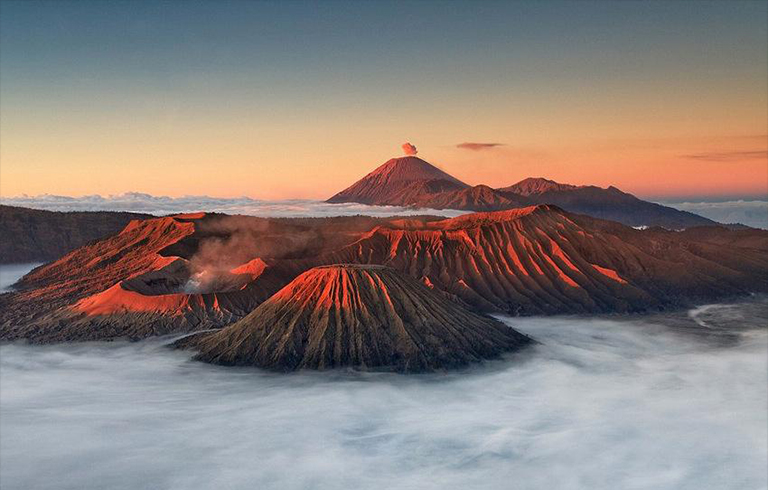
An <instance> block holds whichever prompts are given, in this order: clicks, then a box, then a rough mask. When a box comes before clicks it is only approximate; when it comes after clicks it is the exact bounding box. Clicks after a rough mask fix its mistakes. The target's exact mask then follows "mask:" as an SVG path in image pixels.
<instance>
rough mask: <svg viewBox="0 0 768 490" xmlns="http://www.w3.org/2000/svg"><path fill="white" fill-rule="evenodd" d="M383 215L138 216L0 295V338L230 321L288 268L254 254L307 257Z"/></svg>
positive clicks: (136, 333) (80, 336)
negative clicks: (274, 267)
mask: <svg viewBox="0 0 768 490" xmlns="http://www.w3.org/2000/svg"><path fill="white" fill-rule="evenodd" d="M382 222H383V221H382V220H378V219H373V218H367V217H348V218H329V219H290V220H286V219H275V220H267V219H263V218H251V217H237V216H233V217H229V216H221V215H206V214H204V213H196V214H188V215H178V216H175V217H168V218H156V219H148V220H137V221H134V222H131V223H130V224H129V225H128V226H126V228H125V229H124V230H123V231H122V232H120V233H119V234H117V235H115V236H112V237H109V238H106V239H104V240H101V241H98V242H94V243H93V244H90V245H88V246H85V247H81V248H79V249H77V250H75V251H73V252H72V253H70V254H68V255H66V256H65V257H62V259H60V260H58V261H56V262H54V263H51V264H48V265H45V266H43V267H40V268H38V269H36V270H35V271H33V272H32V273H30V274H29V275H27V276H26V277H25V278H23V279H22V280H21V281H20V282H19V283H18V284H17V287H18V289H19V290H18V291H17V292H14V293H10V294H5V295H2V296H0V338H3V339H14V338H27V339H29V340H33V341H40V342H48V341H68V340H93V339H104V338H115V337H129V338H142V337H146V336H149V335H156V334H162V333H172V332H187V331H193V330H199V329H206V328H215V327H220V326H223V325H227V324H229V323H232V322H233V321H235V320H237V319H239V318H242V317H243V316H245V315H246V314H247V313H248V312H250V311H251V310H252V309H253V308H255V307H256V306H257V305H258V304H259V303H261V302H263V301H264V300H265V299H267V298H268V297H269V296H270V295H271V294H272V293H274V292H275V291H276V290H278V289H279V288H280V287H282V286H284V285H285V284H286V282H288V281H289V280H290V279H292V277H293V276H291V277H285V276H284V275H275V274H274V273H273V271H272V270H271V269H270V268H269V267H267V264H266V262H265V261H264V260H263V259H261V258H260V257H261V256H263V257H265V258H267V259H269V258H271V257H277V258H282V259H285V258H289V257H296V256H302V257H305V256H312V255H313V254H317V253H320V252H323V251H327V250H333V249H336V248H339V247H342V246H344V245H346V244H348V243H350V242H353V241H354V240H356V239H358V238H359V236H360V233H361V232H363V231H368V230H370V229H371V228H372V227H373V226H376V225H378V224H380V223H382ZM257 279H258V280H257Z"/></svg>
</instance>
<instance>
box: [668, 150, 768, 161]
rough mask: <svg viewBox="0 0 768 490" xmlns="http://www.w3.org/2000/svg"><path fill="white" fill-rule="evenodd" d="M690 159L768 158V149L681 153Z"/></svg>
mask: <svg viewBox="0 0 768 490" xmlns="http://www.w3.org/2000/svg"><path fill="white" fill-rule="evenodd" d="M681 156H682V157H683V158H687V159H689V160H700V161H704V162H740V161H742V160H752V159H756V158H768V150H737V151H711V152H704V153H692V154H688V155H681Z"/></svg>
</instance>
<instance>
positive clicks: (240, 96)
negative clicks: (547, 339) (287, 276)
mask: <svg viewBox="0 0 768 490" xmlns="http://www.w3.org/2000/svg"><path fill="white" fill-rule="evenodd" d="M437 5H438V4H435V3H430V2H416V3H413V4H410V3H404V2H399V3H398V2H393V3H391V4H387V5H383V4H382V3H379V2H370V3H367V2H360V3H358V4H355V3H349V4H331V3H328V4H325V3H320V4H317V3H312V4H308V5H303V4H300V3H291V4H288V5H286V4H284V3H269V2H252V3H249V2H246V3H231V4H228V3H223V2H211V3H205V2H203V3H201V4H199V5H198V4H195V5H187V4H186V3H173V2H170V3H167V4H166V3H163V4H156V3H154V2H150V3H147V4H144V5H142V6H138V4H135V3H132V2H125V3H119V2H115V3H107V2H104V3H102V2H81V3H73V4H66V5H64V4H57V3H37V2H20V3H14V4H7V5H4V8H3V16H2V17H0V22H1V23H2V29H0V36H1V39H0V101H1V102H2V103H1V104H0V195H2V196H7V197H10V196H15V195H19V194H22V193H26V194H29V195H35V194H41V193H50V194H62V195H73V196H78V195H84V194H102V195H107V194H119V193H123V192H130V191H136V192H145V193H150V194H156V195H170V196H179V195H185V194H206V195H211V196H221V197H233V196H249V197H252V198H262V199H285V198H317V199H323V198H327V197H329V196H330V195H332V194H334V193H335V192H337V191H339V190H340V189H342V188H344V187H346V186H348V185H349V184H351V183H352V182H354V181H356V180H357V179H359V178H360V177H362V176H363V175H365V174H366V173H368V172H369V171H371V170H373V169H374V168H375V167H377V166H378V165H380V164H381V163H383V162H384V161H385V160H387V159H388V158H390V157H393V156H399V155H400V154H401V152H402V151H401V149H400V145H401V144H402V143H403V142H405V141H410V142H412V143H413V144H415V145H416V146H417V147H418V149H419V156H420V157H422V158H424V159H425V160H427V161H429V162H431V163H433V164H435V165H438V166H440V167H442V168H443V169H444V170H446V171H448V172H449V173H451V174H453V175H455V176H456V177H458V178H460V179H462V180H464V181H466V182H467V183H470V184H479V183H485V184H488V185H491V186H505V185H509V184H511V183H514V182H516V181H518V180H520V179H523V178H525V177H529V176H536V177H546V178H550V179H553V180H557V181H561V182H565V183H572V184H596V185H601V186H607V185H615V186H617V187H619V188H621V189H623V190H625V191H628V192H632V193H635V194H637V195H639V196H648V197H651V196H652V197H659V198H662V197H665V196H668V197H671V198H674V197H684V196H704V195H728V196H737V195H745V196H746V195H750V196H754V195H766V194H768V159H767V158H766V153H765V152H766V150H767V149H768V44H766V42H765V41H766V38H768V24H767V23H766V22H765V19H766V16H767V15H768V5H766V4H765V3H762V2H741V3H738V2H737V3H718V2H713V3H689V2H667V3H664V2H657V3H645V2H564V3H555V2H542V3H538V2H535V3H534V2H532V3H525V2H498V3H493V2H491V3H488V4H484V8H477V6H476V4H475V3H474V2H466V3H461V2H459V3H456V4H455V5H454V7H455V9H444V8H439V7H437ZM182 6H184V8H182ZM309 7H311V8H309ZM416 11H418V12H420V14H419V15H417V14H416ZM213 19H216V22H213V21H212V20H213ZM201 26H204V28H203V27H201ZM255 26H256V27H255ZM463 142H480V143H500V144H503V145H504V146H497V147H494V148H492V149H487V150H482V151H471V150H466V149H458V148H456V146H455V145H457V144H459V143H463Z"/></svg>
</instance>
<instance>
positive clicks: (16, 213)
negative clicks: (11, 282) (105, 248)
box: [0, 205, 153, 264]
mask: <svg viewBox="0 0 768 490" xmlns="http://www.w3.org/2000/svg"><path fill="white" fill-rule="evenodd" d="M151 217H153V216H150V215H148V214H137V213H122V212H110V211H98V212H67V213H62V212H55V211H40V210H37V209H28V208H20V207H15V206H3V205H0V236H2V237H3V239H2V240H0V264H13V263H23V262H47V261H49V260H53V259H56V258H59V257H61V256H62V255H64V254H66V253H67V252H71V251H72V250H74V249H76V248H77V247H80V246H82V245H85V244H86V243H88V242H90V241H92V240H95V239H97V238H104V237H106V236H108V235H112V234H114V233H117V232H118V231H120V230H122V229H123V228H124V227H125V225H127V224H128V222H129V221H131V220H132V219H143V218H151Z"/></svg>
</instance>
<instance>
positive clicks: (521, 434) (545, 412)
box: [0, 303, 768, 490]
mask: <svg viewBox="0 0 768 490" xmlns="http://www.w3.org/2000/svg"><path fill="white" fill-rule="evenodd" d="M765 306H766V304H765V303H763V304H761V305H754V304H746V305H739V306H733V305H716V306H711V307H709V308H705V309H700V310H697V311H696V312H693V313H692V316H693V318H688V317H686V315H685V314H681V315H678V316H674V317H646V318H642V319H640V318H635V319H586V318H567V317H566V318H564V317H560V318H528V319H506V320H505V321H507V322H508V323H509V324H510V325H513V326H514V327H515V328H517V329H518V330H521V331H523V332H525V333H527V334H530V335H532V336H534V337H535V338H537V339H538V340H540V341H541V342H542V344H541V345H539V346H537V347H536V348H533V349H530V350H528V351H527V352H526V353H525V354H524V355H520V356H517V357H514V358H512V359H510V360H506V361H496V362H492V363H490V364H488V365H486V366H484V367H481V368H474V369H470V370H468V371H465V372H459V373H452V374H447V375H424V376H402V375H391V374H359V373H344V372H331V373H305V374H296V375H278V374H270V373H265V372H263V371H259V370H256V369H237V368H224V367H215V366H208V365H205V364H202V363H198V362H194V361H191V360H190V358H189V355H190V354H189V353H186V352H177V351H170V350H168V349H166V348H164V347H163V346H162V342H163V341H162V340H158V339H153V340H150V341H145V342H140V343H134V344H128V343H120V342H115V343H95V344H94V343H91V344H80V345H68V346H46V347H40V346H23V345H4V346H2V347H0V386H1V387H2V388H1V389H0V409H1V411H2V414H1V416H0V434H2V437H0V486H2V488H3V489H4V490H16V489H29V488H36V489H56V490H62V489H79V490H80V489H104V488H110V489H147V488H153V489H179V490H182V489H183V490H194V489H210V488H227V489H253V488H258V489H280V490H286V489H338V488H366V489H390V488H398V489H401V488H413V489H433V488H434V489H442V488H472V489H505V490H506V489H510V488H515V489H547V490H548V489H558V490H561V489H586V488H588V489H610V490H614V489H617V488H620V489H654V490H657V489H677V490H679V489H691V490H700V489H702V488H718V489H724V488H728V489H757V488H765V486H766V483H767V482H768V476H767V475H766V464H765V461H766V457H768V450H767V449H766V440H767V439H768V433H767V432H768V416H767V415H766V413H767V409H768V394H767V390H768V388H767V386H768V372H767V369H766V368H767V365H766V356H767V349H768V335H767V332H766V329H765V325H766V324H768V322H767V321H766V320H767V319H766V318H765V315H766V313H765V311H766V308H765Z"/></svg>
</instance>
